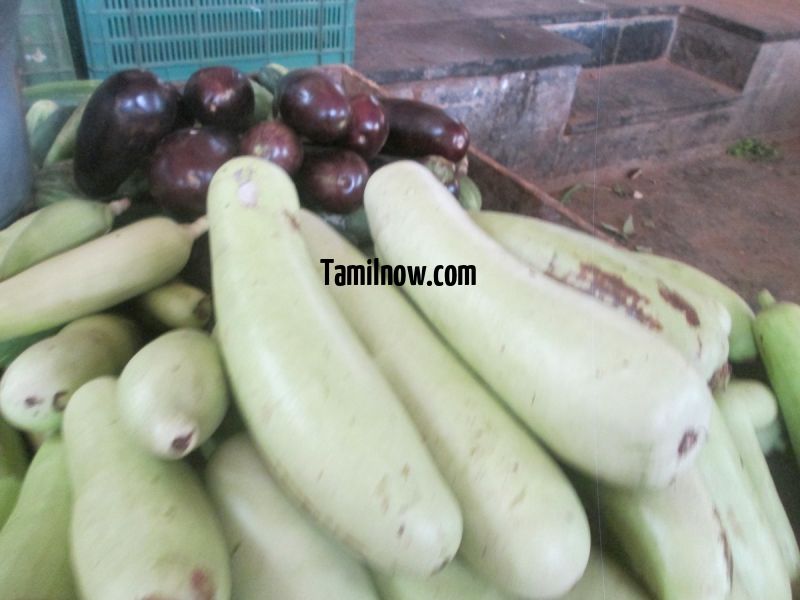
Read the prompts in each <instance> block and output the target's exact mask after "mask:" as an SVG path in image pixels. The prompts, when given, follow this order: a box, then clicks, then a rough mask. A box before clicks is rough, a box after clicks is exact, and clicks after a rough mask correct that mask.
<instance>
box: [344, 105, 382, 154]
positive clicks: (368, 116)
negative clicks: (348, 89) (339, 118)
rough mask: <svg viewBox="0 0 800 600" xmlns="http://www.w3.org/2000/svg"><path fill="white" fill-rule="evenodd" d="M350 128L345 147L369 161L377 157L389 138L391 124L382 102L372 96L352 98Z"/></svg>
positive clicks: (345, 139)
mask: <svg viewBox="0 0 800 600" xmlns="http://www.w3.org/2000/svg"><path fill="white" fill-rule="evenodd" d="M350 112H351V117H350V126H349V127H348V128H347V135H346V136H345V138H344V145H345V146H346V147H347V148H349V149H350V150H353V151H355V152H358V153H359V154H360V155H361V156H363V157H364V158H366V159H367V160H369V159H370V158H372V157H374V156H376V155H377V154H378V153H379V152H380V151H381V148H383V145H384V144H385V143H386V138H387V137H388V136H389V124H388V123H387V122H386V114H385V113H384V112H383V107H382V106H381V103H380V101H379V100H378V99H377V98H376V97H375V96H373V95H372V94H358V95H356V96H353V97H352V98H350Z"/></svg>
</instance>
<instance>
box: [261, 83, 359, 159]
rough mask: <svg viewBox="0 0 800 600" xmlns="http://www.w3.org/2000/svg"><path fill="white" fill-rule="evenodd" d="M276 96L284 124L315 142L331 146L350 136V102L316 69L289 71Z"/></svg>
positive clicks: (339, 89) (340, 89)
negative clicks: (348, 133) (348, 131)
mask: <svg viewBox="0 0 800 600" xmlns="http://www.w3.org/2000/svg"><path fill="white" fill-rule="evenodd" d="M276 92H277V93H276V98H275V101H276V105H277V106H278V113H279V114H280V117H281V119H282V120H283V122H284V123H286V124H287V125H288V126H289V127H291V128H292V129H294V130H295V131H296V132H297V133H299V134H300V135H303V136H305V137H307V138H308V139H309V140H311V141H312V142H316V143H318V144H330V143H332V142H335V141H337V140H339V139H341V138H343V137H344V136H345V134H346V133H347V128H348V126H349V124H350V102H349V101H348V100H347V96H345V94H344V91H343V90H342V88H341V87H340V86H338V85H336V84H335V83H334V82H333V80H331V79H330V78H329V77H328V76H327V75H325V74H323V73H320V72H319V71H315V70H313V69H297V70H294V71H289V73H287V74H286V75H284V76H283V77H281V79H280V81H278V88H277V90H276Z"/></svg>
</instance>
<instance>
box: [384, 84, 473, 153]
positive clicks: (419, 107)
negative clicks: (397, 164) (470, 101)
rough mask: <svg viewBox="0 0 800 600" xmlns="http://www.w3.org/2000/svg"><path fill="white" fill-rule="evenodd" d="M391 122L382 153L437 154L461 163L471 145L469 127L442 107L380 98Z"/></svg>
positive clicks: (398, 99)
mask: <svg viewBox="0 0 800 600" xmlns="http://www.w3.org/2000/svg"><path fill="white" fill-rule="evenodd" d="M381 105H382V106H383V110H384V112H385V113H386V119H387V120H388V121H389V138H388V139H387V140H386V144H385V145H384V147H383V152H385V153H387V154H394V155H396V156H404V157H417V156H427V155H429V154H436V155H439V156H443V157H445V158H446V159H447V160H451V161H453V162H458V161H459V160H461V159H462V158H463V157H464V156H465V155H466V153H467V149H468V148H469V131H468V130H467V128H466V126H465V125H464V124H463V123H462V122H461V121H457V120H455V119H454V118H452V117H451V116H450V115H448V114H447V113H446V112H444V111H443V110H442V109H441V108H439V107H437V106H433V105H432V104H427V103H425V102H418V101H416V100H405V99H400V98H381Z"/></svg>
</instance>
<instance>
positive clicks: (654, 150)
mask: <svg viewBox="0 0 800 600" xmlns="http://www.w3.org/2000/svg"><path fill="white" fill-rule="evenodd" d="M735 116H736V106H727V107H723V108H718V109H713V110H709V111H703V112H699V113H692V114H688V115H680V116H676V117H672V118H668V119H667V118H665V119H659V120H657V121H649V122H644V123H636V124H633V125H629V126H627V127H616V128H610V129H601V130H597V131H589V132H585V133H580V134H576V135H571V136H566V137H564V138H562V140H561V142H560V144H559V149H558V156H557V158H556V161H555V163H554V164H553V166H552V169H551V170H550V172H549V173H547V174H544V173H539V174H535V173H525V172H521V171H520V174H521V175H523V176H534V175H538V176H539V177H559V176H562V175H566V174H568V173H580V172H584V171H590V170H592V169H595V168H600V167H605V166H608V165H612V164H619V163H624V162H627V161H632V160H638V159H644V158H652V157H662V156H663V157H666V156H669V155H671V154H675V153H677V152H680V151H683V150H686V149H687V148H692V147H695V146H702V145H705V144H714V143H718V142H720V141H723V140H728V139H730V138H731V135H732V134H731V126H732V124H733V123H734V121H735Z"/></svg>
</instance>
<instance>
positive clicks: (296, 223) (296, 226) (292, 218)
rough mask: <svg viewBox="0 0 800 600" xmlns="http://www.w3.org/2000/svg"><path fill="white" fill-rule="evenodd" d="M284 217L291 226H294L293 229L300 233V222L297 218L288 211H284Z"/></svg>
mask: <svg viewBox="0 0 800 600" xmlns="http://www.w3.org/2000/svg"><path fill="white" fill-rule="evenodd" d="M283 215H284V216H285V217H286V219H287V220H288V221H289V224H290V225H291V226H292V229H294V230H295V231H300V221H298V220H297V217H295V216H294V215H293V214H292V213H290V212H289V211H288V210H284V211H283Z"/></svg>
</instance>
